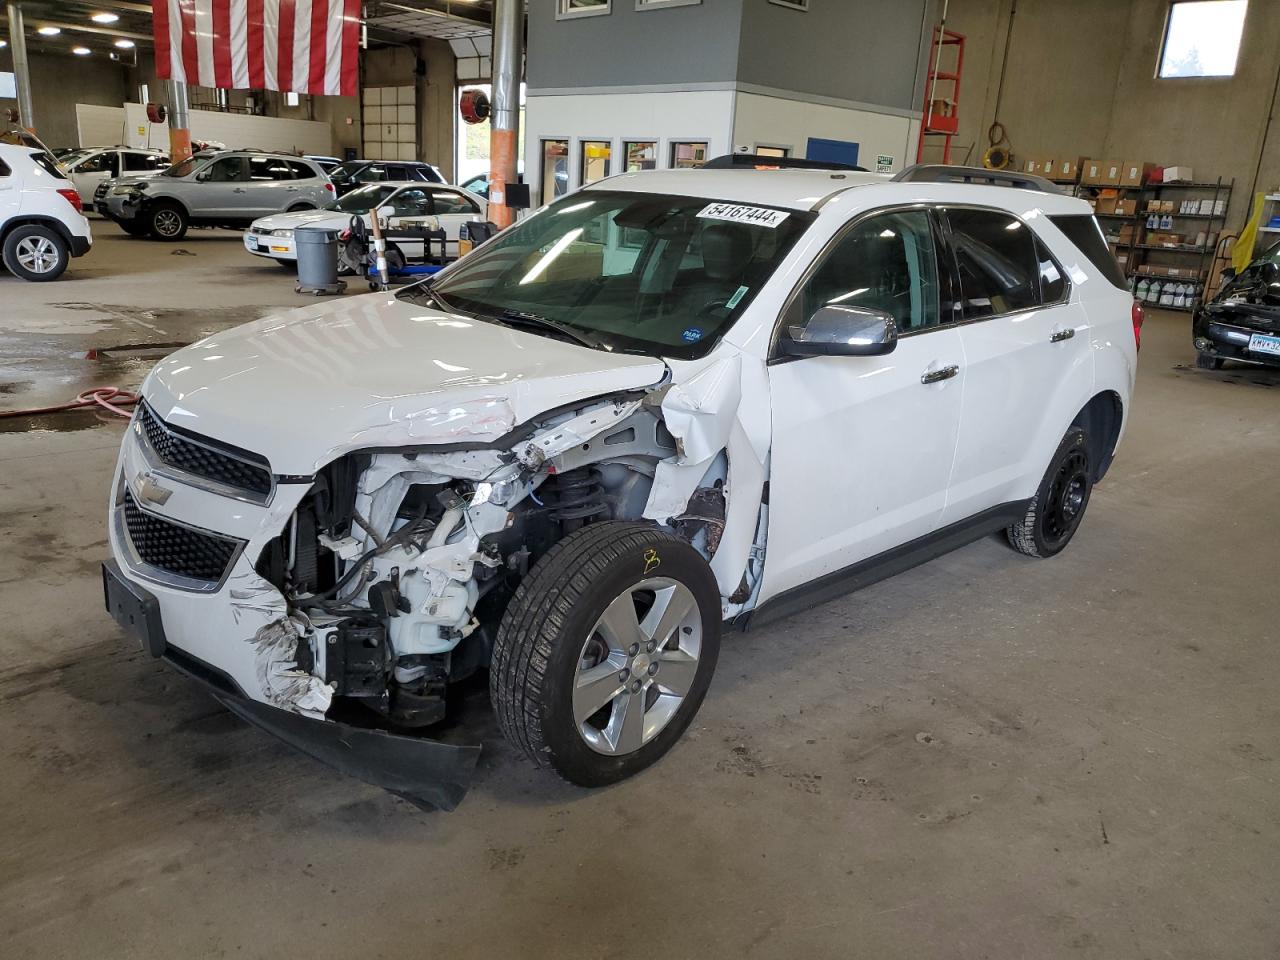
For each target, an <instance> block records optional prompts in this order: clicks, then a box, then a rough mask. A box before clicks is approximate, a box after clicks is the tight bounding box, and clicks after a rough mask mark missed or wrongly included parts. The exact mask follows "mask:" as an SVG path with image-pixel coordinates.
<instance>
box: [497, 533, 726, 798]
mask: <svg viewBox="0 0 1280 960" xmlns="http://www.w3.org/2000/svg"><path fill="white" fill-rule="evenodd" d="M719 652H720V596H719V590H718V588H717V586H716V582H715V578H714V577H713V576H712V574H711V569H710V567H709V566H708V565H707V562H706V561H705V560H704V559H703V558H702V556H701V555H700V554H699V553H698V552H697V551H696V550H694V549H693V547H691V546H690V545H689V544H688V543H687V542H685V541H684V540H681V539H680V538H678V537H675V536H673V535H671V534H669V533H666V532H664V531H662V530H659V529H658V528H656V527H654V526H651V525H649V524H641V523H612V522H608V523H596V524H592V525H590V526H588V527H584V528H583V529H581V530H578V531H576V532H574V533H572V534H570V535H569V536H567V537H565V538H564V539H563V540H561V541H560V542H559V543H557V544H556V545H555V546H554V547H553V548H552V549H551V550H549V551H548V552H547V554H546V555H545V556H544V557H543V558H542V559H541V560H539V561H538V563H537V564H535V565H534V567H533V569H532V570H531V571H530V572H529V575H528V576H527V577H525V579H524V580H523V581H522V582H521V584H520V587H519V589H518V590H517V591H516V593H515V596H514V597H513V598H512V600H511V603H510V604H509V605H508V607H507V611H506V614H505V615H504V616H503V619H502V624H501V626H500V627H499V630H498V636H497V639H496V641H495V643H494V651H493V662H492V665H491V668H490V673H489V694H490V698H491V700H492V701H493V705H494V709H495V712H496V713H497V716H498V722H499V725H500V726H501V727H502V731H503V733H504V734H505V735H506V737H507V739H508V740H510V741H511V742H512V743H513V744H515V745H516V746H517V747H519V748H520V749H522V750H523V751H524V752H525V753H526V754H528V756H529V757H530V758H532V759H533V761H534V762H535V763H538V764H543V763H547V764H550V765H551V766H552V767H553V768H554V769H555V770H556V772H558V773H559V774H560V775H561V776H562V777H564V778H565V779H566V780H569V781H571V782H572V783H576V784H579V785H580V786H587V787H594V786H602V785H604V784H608V783H614V782H616V781H618V780H622V779H624V778H626V777H629V776H631V775H632V774H634V773H637V772H639V771H640V770H643V769H644V768H645V767H647V766H649V765H650V764H651V763H653V762H654V761H655V760H657V759H658V758H659V757H661V756H662V755H663V754H664V753H666V752H667V751H668V750H669V749H670V748H671V746H672V745H673V744H674V743H675V742H676V741H677V740H678V739H679V738H680V735H681V734H682V733H683V732H684V730H685V728H686V727H688V725H689V722H690V721H691V720H692V719H693V717H694V715H695V714H696V713H697V712H698V707H699V706H700V705H701V704H702V699H703V697H704V696H705V695H706V692H707V688H708V687H709V686H710V684H711V675H712V674H713V673H714V672H715V665H716V658H717V656H718V654H719Z"/></svg>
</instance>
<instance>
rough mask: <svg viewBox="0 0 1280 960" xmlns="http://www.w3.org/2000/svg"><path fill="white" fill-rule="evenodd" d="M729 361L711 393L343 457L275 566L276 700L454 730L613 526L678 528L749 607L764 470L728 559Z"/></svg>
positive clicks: (275, 555) (270, 574)
mask: <svg viewBox="0 0 1280 960" xmlns="http://www.w3.org/2000/svg"><path fill="white" fill-rule="evenodd" d="M716 366H718V365H713V367H712V374H713V375H712V376H710V377H707V378H706V379H703V380H702V382H701V383H699V378H698V377H694V378H693V379H692V380H691V381H689V382H687V383H686V384H684V385H683V387H681V388H677V387H672V386H671V385H670V384H668V383H664V384H661V385H659V386H658V387H656V388H654V389H652V390H650V391H647V392H646V391H639V392H633V393H630V394H623V395H618V396H613V397H609V398H605V399H596V400H592V401H583V402H581V403H579V404H575V405H574V406H573V407H572V409H564V410H558V411H552V412H549V413H548V414H545V415H543V416H542V417H540V418H538V422H537V423H536V424H535V425H533V426H531V427H529V428H527V429H526V430H525V431H523V432H522V434H521V432H520V431H517V432H516V433H517V434H521V435H518V436H517V435H514V434H513V435H509V436H508V437H507V438H504V441H503V442H500V443H498V444H496V445H495V446H494V447H493V448H490V449H486V448H484V446H485V445H483V444H471V443H458V444H452V445H450V446H449V447H447V448H443V449H442V448H441V447H439V446H436V447H432V448H415V449H399V448H396V449H388V450H375V451H367V452H358V453H352V454H348V455H345V456H343V457H341V458H339V459H338V460H335V461H334V462H332V463H330V464H329V465H328V466H326V467H325V468H324V469H323V470H321V471H320V472H319V473H318V474H317V475H316V477H315V482H314V484H313V486H312V487H311V489H310V491H309V492H308V494H307V495H306V496H305V497H304V498H303V499H302V500H301V501H300V503H299V505H298V507H297V509H296V511H295V512H294V513H293V515H292V516H291V517H290V518H289V521H288V523H287V525H286V526H285V528H284V530H283V532H282V533H281V534H280V535H279V536H278V537H276V538H275V539H274V540H272V541H270V542H269V543H268V544H267V546H266V547H265V549H264V550H263V551H262V553H261V556H260V557H259V559H258V561H257V565H256V569H257V572H258V574H259V575H260V576H261V577H262V578H263V579H265V580H266V581H268V582H269V583H270V584H272V585H273V586H274V587H275V588H276V589H278V590H279V591H280V593H281V594H282V595H283V597H284V598H285V601H286V604H287V611H288V615H287V618H285V619H281V620H276V621H275V622H273V623H272V624H270V625H269V626H268V627H264V628H263V629H262V630H260V631H259V636H257V637H255V638H254V641H253V642H254V643H255V644H256V647H257V650H258V674H259V678H260V680H261V682H262V684H263V694H264V696H265V697H266V698H267V699H268V701H269V702H271V703H273V704H274V705H276V706H279V707H284V708H286V709H289V710H292V711H294V712H297V713H301V714H303V715H305V716H311V717H315V718H321V717H328V718H329V719H342V720H345V721H348V722H350V723H353V724H356V725H361V726H368V725H371V724H372V725H375V726H389V727H393V728H421V727H426V726H429V725H431V724H434V723H436V722H438V721H440V720H442V719H443V718H444V716H445V713H446V692H447V691H448V689H449V687H450V685H452V684H456V683H458V682H460V681H463V680H465V679H467V678H468V677H470V676H472V675H473V674H475V673H476V672H477V671H478V670H480V669H482V668H485V667H487V666H488V663H489V660H490V657H491V654H492V651H493V643H494V637H495V635H496V632H497V629H498V626H499V623H500V622H501V619H502V615H503V611H504V610H505V609H506V606H507V603H508V601H509V600H510V598H511V597H512V595H513V594H514V592H515V590H516V587H517V586H518V585H519V583H520V582H521V580H522V579H523V578H524V577H525V576H526V574H527V573H528V572H529V570H530V568H531V567H532V566H533V565H534V564H536V563H537V562H538V560H539V559H540V558H541V557H542V556H543V555H545V554H546V553H547V551H549V550H550V549H551V548H552V547H553V546H554V545H555V544H556V543H557V542H558V541H559V540H561V539H562V538H563V537H565V536H567V535H568V534H570V533H572V532H573V531H575V530H577V529H579V528H581V527H582V526H584V525H587V524H590V523H594V522H598V521H601V520H636V519H641V518H647V519H650V520H654V521H656V522H658V523H660V524H663V525H664V526H665V527H666V529H668V530H671V531H672V532H674V533H676V534H677V535H679V536H681V537H683V538H684V539H686V540H688V541H689V542H690V543H691V544H692V545H693V546H694V547H695V549H697V550H698V551H699V552H700V553H702V554H703V556H705V557H706V558H707V559H708V560H709V561H711V562H712V564H713V569H715V567H716V566H725V569H727V570H730V571H732V572H731V573H728V574H725V575H724V576H722V577H721V578H720V579H721V581H722V587H723V590H722V592H723V596H724V611H723V612H724V614H725V615H726V616H732V615H733V614H735V613H738V612H741V611H743V610H746V609H749V607H750V602H751V599H752V597H753V594H754V592H755V591H756V589H757V588H758V586H759V582H760V578H761V573H762V569H763V543H762V542H760V543H757V542H756V541H757V539H761V540H762V538H763V531H764V530H765V517H764V512H765V509H766V508H764V507H763V506H762V505H761V499H760V496H759V493H758V490H759V487H760V483H761V482H762V478H763V475H764V470H763V467H764V465H763V464H762V463H760V462H759V461H758V459H757V458H756V457H754V456H751V457H747V456H742V455H741V454H740V456H741V459H742V462H743V464H746V463H748V462H749V463H750V469H749V470H747V471H746V472H745V475H744V476H743V477H742V478H741V479H742V480H743V482H744V487H745V489H746V490H748V491H751V490H752V488H753V487H755V490H756V495H755V496H754V497H753V498H747V504H746V505H747V506H748V507H749V510H750V522H748V523H743V524H741V526H743V527H744V531H743V533H742V534H740V535H738V536H737V537H736V538H735V539H734V544H733V546H732V550H733V551H734V553H735V557H733V558H725V557H719V556H718V555H719V554H721V552H722V551H725V550H726V549H728V548H727V547H726V544H725V540H726V538H725V530H726V521H727V518H728V516H729V513H730V508H729V505H728V502H727V491H728V487H729V482H730V479H731V477H730V463H731V460H732V458H733V449H734V444H733V443H730V442H729V441H728V439H727V434H728V432H729V431H730V425H731V424H732V423H733V422H735V417H734V413H735V412H736V406H737V404H736V402H734V403H732V404H731V405H729V406H728V409H727V410H725V409H723V403H722V402H723V401H724V400H726V399H734V400H736V397H733V398H726V397H725V396H723V384H724V383H732V384H734V385H735V388H736V384H737V382H738V376H739V373H738V370H737V369H736V366H737V364H736V363H733V364H730V365H729V366H731V367H733V368H734V369H728V370H720V371H715V367H716ZM704 373H705V371H704ZM717 391H719V392H717ZM725 413H727V414H728V416H727V417H726V416H724V414H725ZM669 423H670V424H672V425H674V426H675V429H676V432H673V430H672V428H671V426H669ZM717 434H719V435H718V436H717ZM508 441H509V442H508ZM735 466H738V464H737V463H735ZM741 472H742V470H741V468H739V473H741ZM717 559H720V560H721V561H722V563H721V564H717V563H716V561H717Z"/></svg>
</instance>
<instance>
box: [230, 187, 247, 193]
mask: <svg viewBox="0 0 1280 960" xmlns="http://www.w3.org/2000/svg"><path fill="white" fill-rule="evenodd" d="M231 192H232V193H244V192H245V190H244V187H236V188H235V189H234V190H232V191H231Z"/></svg>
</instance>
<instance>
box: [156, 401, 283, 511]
mask: <svg viewBox="0 0 1280 960" xmlns="http://www.w3.org/2000/svg"><path fill="white" fill-rule="evenodd" d="M137 422H138V426H139V427H140V428H141V430H142V434H143V436H144V437H145V438H146V441H147V445H148V446H149V447H150V448H151V450H152V451H153V452H154V453H155V455H156V457H158V458H159V459H160V460H161V461H162V462H163V463H165V464H168V465H169V466H171V467H173V468H175V469H177V470H181V471H182V472H183V473H187V474H190V475H192V476H194V477H202V478H204V479H206V480H209V481H212V482H213V483H215V484H217V485H219V486H221V487H224V488H229V489H228V491H227V492H231V493H232V494H235V493H236V492H237V491H239V492H242V493H244V494H245V495H247V496H248V497H249V498H250V499H253V500H258V501H263V500H266V499H267V497H268V496H270V494H271V485H272V480H271V466H270V464H268V463H267V461H266V460H265V459H264V458H262V457H259V456H257V455H256V454H252V453H249V452H247V451H244V450H239V449H237V448H234V447H230V446H228V445H226V444H221V443H218V442H217V441H216V440H209V439H206V438H203V437H197V436H195V435H194V434H188V433H187V432H186V431H183V430H179V429H178V428H177V427H171V426H169V425H168V424H167V423H165V422H164V421H163V420H161V419H160V418H159V417H158V416H156V414H155V411H153V410H152V409H151V408H150V407H148V406H147V405H146V404H145V403H143V404H139V406H138V420H137Z"/></svg>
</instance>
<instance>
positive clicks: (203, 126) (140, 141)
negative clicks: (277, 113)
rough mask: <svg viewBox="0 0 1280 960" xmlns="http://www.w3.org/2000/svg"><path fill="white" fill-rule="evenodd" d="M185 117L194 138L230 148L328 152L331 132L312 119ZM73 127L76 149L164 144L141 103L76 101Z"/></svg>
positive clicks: (201, 113)
mask: <svg viewBox="0 0 1280 960" xmlns="http://www.w3.org/2000/svg"><path fill="white" fill-rule="evenodd" d="M189 116H190V120H191V138H192V139H193V140H216V141H218V142H219V143H225V144H226V145H227V146H228V147H231V148H233V149H234V148H240V147H258V148H259V149H262V150H286V151H295V150H296V151H298V152H299V153H313V154H322V155H327V154H331V153H332V152H333V130H332V128H331V127H330V126H329V124H327V123H322V122H320V121H317V120H287V119H284V118H282V117H254V116H247V115H245V114H239V113H219V112H216V111H212V110H192V111H191V112H190V114H189ZM76 126H77V128H78V132H79V138H80V145H81V146H86V147H94V146H104V145H110V144H116V143H120V144H124V145H126V146H130V147H145V146H152V147H160V148H162V149H167V148H168V146H169V130H168V127H167V126H166V125H165V124H163V123H148V121H147V112H146V108H145V107H144V106H143V105H142V104H140V103H126V104H125V105H124V107H99V106H94V105H91V104H85V103H77V104H76Z"/></svg>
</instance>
